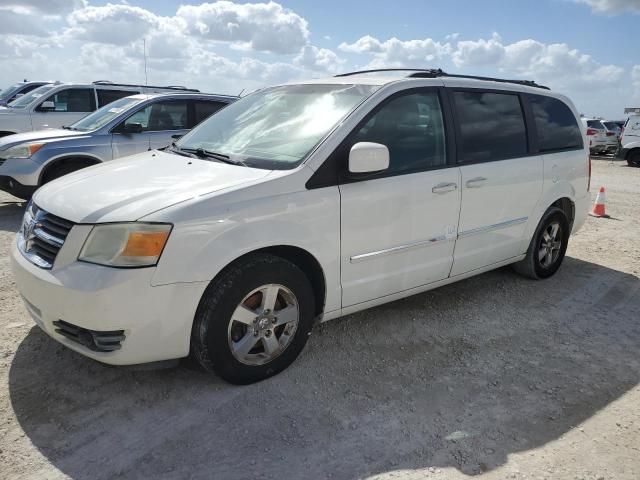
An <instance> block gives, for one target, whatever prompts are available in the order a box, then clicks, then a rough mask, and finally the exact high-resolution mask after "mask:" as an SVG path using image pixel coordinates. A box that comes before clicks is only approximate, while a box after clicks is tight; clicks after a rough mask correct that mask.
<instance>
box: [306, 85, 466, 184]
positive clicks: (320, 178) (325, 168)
mask: <svg viewBox="0 0 640 480" xmlns="http://www.w3.org/2000/svg"><path fill="white" fill-rule="evenodd" d="M416 93H436V94H437V95H438V100H439V102H440V110H441V113H442V117H443V118H442V119H443V122H442V123H443V128H444V137H445V142H444V143H445V150H446V151H445V163H444V164H443V165H437V166H432V167H424V168H414V169H412V170H403V171H396V172H390V171H387V170H384V171H382V172H379V173H375V172H373V173H367V174H356V175H353V174H349V173H348V172H347V171H346V166H347V165H346V159H347V158H348V157H347V155H348V154H347V152H346V151H345V150H346V148H347V145H348V144H349V143H351V140H352V138H353V136H354V135H355V134H356V133H357V132H358V131H359V130H360V129H361V128H362V127H363V126H364V125H365V124H366V123H367V122H368V121H369V120H371V117H373V116H374V115H376V114H377V113H378V112H379V111H380V110H381V109H382V108H383V107H384V106H385V105H387V104H388V103H389V102H391V101H393V100H395V99H396V98H398V97H403V96H406V95H413V94H416ZM454 135H455V134H454V130H453V123H452V121H451V107H450V105H449V100H448V98H447V92H446V88H445V87H414V88H407V89H404V90H400V91H398V92H395V93H393V94H391V95H389V96H388V97H386V98H384V99H383V100H381V101H380V102H379V103H378V104H377V105H376V106H375V107H373V108H372V109H371V110H370V111H369V112H368V113H367V114H366V115H365V117H364V118H363V119H362V120H360V121H359V122H358V124H357V125H356V126H355V127H353V128H352V129H351V131H350V132H349V133H348V134H347V136H346V137H345V138H344V139H343V140H342V141H341V142H340V144H339V145H338V146H337V147H336V148H335V149H334V150H333V152H331V154H330V155H329V156H328V157H327V158H326V159H325V161H324V162H323V163H322V165H320V167H319V168H318V169H317V170H316V172H315V173H314V174H313V175H312V176H311V178H309V180H307V183H306V185H305V186H306V188H307V189H308V190H311V189H315V188H326V187H334V186H337V185H344V184H348V183H356V182H364V181H369V180H377V179H380V178H388V177H396V176H399V175H412V174H415V173H422V172H429V171H434V170H442V169H445V168H452V167H455V166H456V165H455V158H456V157H455V152H456V142H455V138H454Z"/></svg>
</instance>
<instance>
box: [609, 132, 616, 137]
mask: <svg viewBox="0 0 640 480" xmlns="http://www.w3.org/2000/svg"><path fill="white" fill-rule="evenodd" d="M615 134H616V132H607V137H613V136H614V135H615Z"/></svg>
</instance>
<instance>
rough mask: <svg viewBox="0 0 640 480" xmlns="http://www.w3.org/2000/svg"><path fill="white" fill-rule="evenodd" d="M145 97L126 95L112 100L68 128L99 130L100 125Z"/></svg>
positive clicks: (87, 130)
mask: <svg viewBox="0 0 640 480" xmlns="http://www.w3.org/2000/svg"><path fill="white" fill-rule="evenodd" d="M143 100H144V98H140V97H137V98H132V97H124V98H121V99H119V100H116V101H115V102H111V103H109V104H108V105H105V106H104V107H101V108H99V109H98V110H96V111H95V112H93V113H92V114H90V115H87V116H86V117H84V118H82V119H80V120H78V121H77V122H76V123H74V124H71V125H70V126H68V127H67V128H68V129H69V130H79V131H81V132H89V131H91V130H97V129H98V128H100V127H103V126H104V125H106V124H107V123H109V122H110V121H111V120H113V119H114V118H115V117H117V116H118V115H120V114H121V113H122V112H124V111H125V110H128V109H129V108H131V107H132V106H133V105H136V104H138V103H140V102H142V101H143Z"/></svg>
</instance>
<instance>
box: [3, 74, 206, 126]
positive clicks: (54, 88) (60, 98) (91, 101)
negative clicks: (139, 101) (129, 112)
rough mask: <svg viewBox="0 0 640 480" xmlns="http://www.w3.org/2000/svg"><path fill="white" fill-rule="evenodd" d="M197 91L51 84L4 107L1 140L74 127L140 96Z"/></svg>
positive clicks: (99, 83) (107, 84)
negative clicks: (116, 102) (115, 103)
mask: <svg viewBox="0 0 640 480" xmlns="http://www.w3.org/2000/svg"><path fill="white" fill-rule="evenodd" d="M162 92H173V93H176V92H195V93H197V92H198V90H194V89H189V88H185V87H153V86H143V85H130V84H123V83H112V82H109V81H106V80H99V81H96V82H93V83H90V84H80V83H61V82H56V83H50V84H47V85H43V86H41V87H38V88H36V89H35V90H32V91H30V92H29V93H27V94H26V95H23V96H21V97H20V98H18V99H17V100H14V101H13V102H11V103H10V104H9V105H7V107H0V137H4V136H6V135H12V134H14V133H22V132H30V131H32V130H43V129H45V128H60V127H63V126H65V125H71V124H72V123H75V122H77V121H78V120H80V119H81V118H83V117H85V116H87V115H88V114H89V113H91V112H93V111H95V110H96V109H98V108H100V107H102V106H104V105H107V104H109V103H111V102H113V101H114V100H118V99H120V98H123V97H128V96H129V95H135V94H137V93H162Z"/></svg>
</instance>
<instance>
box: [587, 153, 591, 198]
mask: <svg viewBox="0 0 640 480" xmlns="http://www.w3.org/2000/svg"><path fill="white" fill-rule="evenodd" d="M587 165H588V169H589V180H588V181H587V192H588V191H589V190H590V189H591V155H587Z"/></svg>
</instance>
